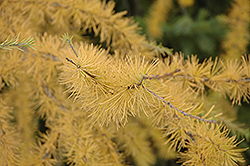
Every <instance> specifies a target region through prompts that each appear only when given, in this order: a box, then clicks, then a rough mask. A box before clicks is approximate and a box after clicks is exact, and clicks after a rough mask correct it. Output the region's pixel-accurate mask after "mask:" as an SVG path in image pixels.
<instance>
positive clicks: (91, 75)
mask: <svg viewBox="0 0 250 166" xmlns="http://www.w3.org/2000/svg"><path fill="white" fill-rule="evenodd" d="M66 60H67V61H69V62H70V63H72V64H73V65H74V66H76V67H77V68H78V69H81V70H82V71H83V72H84V73H85V74H87V75H88V76H90V77H91V78H96V76H94V75H93V74H90V73H89V72H87V71H86V70H84V69H82V68H81V66H80V65H77V64H76V63H75V62H74V61H73V60H71V59H69V58H67V57H66Z"/></svg>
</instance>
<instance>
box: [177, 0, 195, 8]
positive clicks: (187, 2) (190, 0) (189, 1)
mask: <svg viewBox="0 0 250 166" xmlns="http://www.w3.org/2000/svg"><path fill="white" fill-rule="evenodd" d="M178 3H179V5H180V6H181V7H190V6H193V4H194V0H178Z"/></svg>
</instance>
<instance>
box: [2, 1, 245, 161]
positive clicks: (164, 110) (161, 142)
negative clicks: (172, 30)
mask: <svg viewBox="0 0 250 166" xmlns="http://www.w3.org/2000/svg"><path fill="white" fill-rule="evenodd" d="M178 3H180V4H181V1H178ZM184 5H185V4H184ZM114 6H115V3H114V1H108V2H107V3H106V1H101V0H91V1H88V0H87V1H77V0H73V1H62V0H45V1H37V0H31V1H25V0H21V1H12V0H6V1H3V2H1V4H0V9H1V10H0V11H1V13H2V15H0V22H1V25H2V26H1V27H0V40H1V41H3V42H2V44H1V48H3V49H1V50H0V54H1V56H0V81H1V82H0V84H1V86H0V90H1V91H0V160H1V164H2V165H4V166H5V165H139V166H140V165H143V166H145V165H153V164H155V163H156V162H157V160H158V159H159V158H161V159H164V160H165V161H168V160H170V159H175V160H176V161H177V162H180V163H181V164H182V165H215V166H216V165H239V164H244V162H245V160H244V158H243V157H242V152H243V151H246V149H247V148H239V147H238V144H239V141H238V140H237V139H236V136H237V135H230V132H229V131H230V129H231V128H232V131H233V132H232V134H233V133H236V134H238V135H241V134H242V133H243V131H241V130H240V129H239V125H238V124H237V123H235V122H234V121H232V120H231V116H228V117H227V116H224V115H221V114H222V113H227V112H232V110H231V109H230V108H228V110H227V112H226V111H223V110H222V109H220V108H217V107H216V106H213V105H216V103H213V101H212V100H211V99H210V100H209V95H208V92H209V93H210V94H211V92H212V91H214V92H215V93H221V94H224V95H225V96H228V97H229V98H230V101H231V103H232V104H233V105H240V104H241V102H245V101H246V102H248V101H249V98H250V91H249V89H250V87H249V86H250V84H249V81H250V80H249V78H250V61H249V56H244V57H242V59H241V60H223V59H220V58H216V59H215V60H212V58H209V59H207V60H203V61H202V62H200V61H199V59H198V58H197V56H194V55H191V56H188V57H187V58H186V59H185V58H184V56H183V54H181V53H175V54H172V50H171V49H169V48H166V47H164V46H163V45H161V44H160V45H157V44H156V42H154V41H153V42H150V41H147V40H146V38H145V36H143V35H140V34H139V32H138V30H139V28H138V26H137V24H135V23H134V21H133V20H132V19H131V18H129V17H125V12H119V13H116V12H115V11H114ZM180 20H182V21H180V22H179V23H178V24H181V25H183V23H184V24H185V23H187V22H188V23H190V22H189V21H190V20H191V19H189V18H188V17H186V18H182V19H180ZM191 23H192V20H191ZM191 23H190V26H191V27H192V26H193V28H194V27H196V26H197V25H196V24H191ZM199 26H200V25H199ZM199 26H198V27H199ZM10 27H11V29H10ZM201 27H203V26H201ZM176 28H177V27H176ZM193 28H191V29H193ZM203 28H204V27H203ZM25 29H29V30H28V31H25ZM177 29H178V28H177ZM194 29H195V28H194ZM197 29H199V28H197ZM197 29H196V30H197ZM20 31H21V32H22V35H25V36H35V37H36V42H35V43H34V38H24V39H23V40H21V41H20V42H19V34H16V32H20ZM181 31H182V30H180V31H179V32H181ZM6 33H8V34H12V35H13V36H15V37H13V38H8V37H6V35H5V34H6ZM63 34H64V35H63ZM20 35H21V34H20ZM86 35H89V36H90V38H88V39H87V38H86ZM73 36H74V38H73ZM6 38H7V39H6ZM96 38H98V39H100V40H99V42H98V44H94V43H93V42H92V41H93V40H95V41H96ZM75 41H76V42H75ZM205 43H207V44H208V45H210V44H211V43H213V42H211V41H209V39H207V40H206V42H205ZM35 44H36V46H37V47H36V50H35V49H29V48H33V47H34V46H35ZM101 44H103V45H101ZM104 45H105V46H104ZM14 48H17V49H14ZM24 48H25V49H24ZM18 49H21V50H23V51H19V50H18ZM205 49H206V48H205ZM221 101H222V100H221ZM223 102H224V101H223ZM224 103H226V102H224ZM231 103H230V104H231ZM230 104H228V103H227V105H230ZM223 108H224V107H223ZM41 122H44V123H41ZM40 128H44V130H41V129H40ZM239 133H240V134H239ZM243 135H244V134H243ZM244 136H245V137H247V136H248V135H246V134H245V135H244Z"/></svg>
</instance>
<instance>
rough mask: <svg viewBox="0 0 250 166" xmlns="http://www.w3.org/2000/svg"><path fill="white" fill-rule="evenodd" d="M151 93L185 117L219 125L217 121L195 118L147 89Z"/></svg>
mask: <svg viewBox="0 0 250 166" xmlns="http://www.w3.org/2000/svg"><path fill="white" fill-rule="evenodd" d="M145 89H146V90H147V91H148V92H149V93H151V94H153V95H154V96H156V97H157V98H158V99H160V100H161V101H163V102H164V103H166V104H167V105H168V106H170V108H173V109H175V110H176V111H178V112H180V113H182V114H183V115H184V116H189V117H190V118H194V119H197V120H199V121H203V122H208V123H218V122H217V121H215V120H207V119H202V118H201V117H199V116H195V115H192V114H189V113H187V112H185V111H183V110H181V109H179V108H177V107H175V106H173V105H172V104H171V103H170V102H169V101H167V100H165V99H164V97H160V96H158V95H157V94H156V93H154V92H152V91H151V90H149V89H147V88H145Z"/></svg>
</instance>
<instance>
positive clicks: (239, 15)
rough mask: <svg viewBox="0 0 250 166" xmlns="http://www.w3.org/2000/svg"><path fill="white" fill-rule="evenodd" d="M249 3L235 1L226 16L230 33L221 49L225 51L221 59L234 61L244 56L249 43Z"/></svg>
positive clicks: (239, 0)
mask: <svg viewBox="0 0 250 166" xmlns="http://www.w3.org/2000/svg"><path fill="white" fill-rule="evenodd" d="M249 23H250V2H249V1H248V0H235V1H233V3H232V9H231V11H230V13H229V15H228V24H229V26H230V29H231V30H230V32H229V33H228V34H227V35H226V37H225V40H224V42H223V43H222V47H223V49H224V51H225V53H223V55H222V56H223V57H224V58H226V59H236V58H239V57H240V56H241V55H243V54H246V51H247V49H246V46H247V45H248V43H249V39H250V35H249V28H248V26H249Z"/></svg>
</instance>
